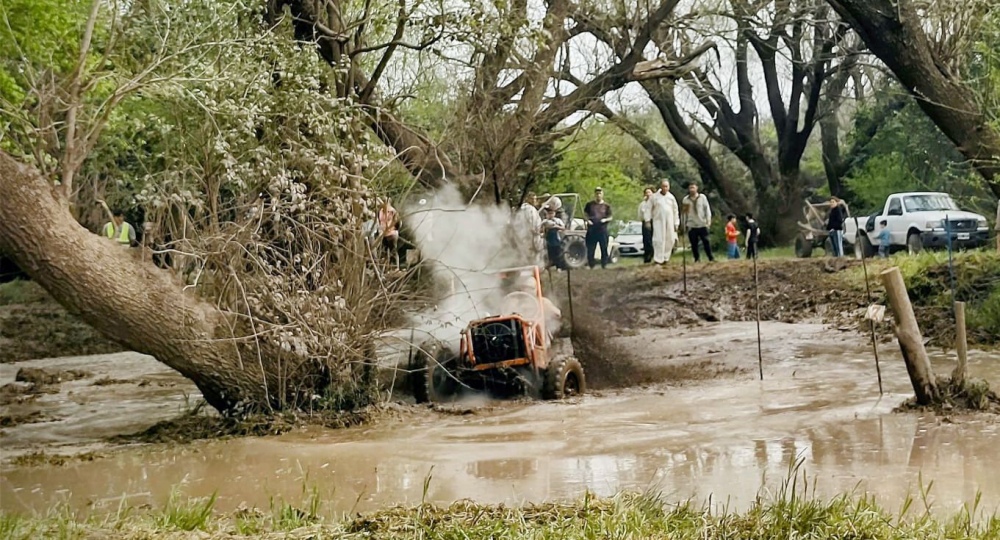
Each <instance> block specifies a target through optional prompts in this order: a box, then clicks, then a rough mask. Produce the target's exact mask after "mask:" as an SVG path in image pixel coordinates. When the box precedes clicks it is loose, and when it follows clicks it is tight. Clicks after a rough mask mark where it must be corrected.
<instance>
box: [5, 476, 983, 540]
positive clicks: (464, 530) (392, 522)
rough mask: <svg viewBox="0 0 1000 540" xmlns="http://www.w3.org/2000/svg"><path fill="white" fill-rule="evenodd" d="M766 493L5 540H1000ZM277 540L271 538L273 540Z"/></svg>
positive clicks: (970, 520)
mask: <svg viewBox="0 0 1000 540" xmlns="http://www.w3.org/2000/svg"><path fill="white" fill-rule="evenodd" d="M791 475H792V476H791V477H790V480H786V481H785V482H784V483H783V484H782V485H781V486H780V487H779V489H778V490H777V491H776V492H775V493H774V494H773V495H770V496H768V495H765V494H764V492H762V494H761V495H759V496H758V498H757V499H756V500H755V501H754V502H753V503H752V504H751V505H750V507H749V508H748V509H746V510H744V511H732V510H729V509H726V508H723V509H719V508H716V509H714V510H710V509H709V508H707V507H706V506H704V505H698V504H694V503H692V502H690V501H689V502H683V503H679V504H669V503H666V502H665V501H664V500H663V499H662V498H661V497H660V496H658V495H656V494H651V493H620V494H618V495H616V496H614V497H609V498H599V497H595V496H592V495H590V494H586V495H585V496H584V497H583V498H582V499H580V500H577V501H575V502H569V503H548V504H538V505H528V506H523V507H522V506H514V507H509V506H505V505H480V504H476V503H473V502H469V501H462V502H458V503H455V504H453V505H451V506H447V507H438V506H433V505H428V504H422V505H419V506H415V507H406V508H402V507H400V508H392V509H387V510H382V511H379V512H375V513H371V514H367V515H359V516H356V517H353V518H348V519H337V518H334V519H324V518H322V517H320V516H319V513H320V509H321V504H320V498H319V497H318V495H317V492H316V491H308V490H305V491H304V492H303V493H304V496H305V500H304V506H302V507H296V506H292V505H289V504H286V503H282V502H275V501H272V504H271V508H270V512H261V511H259V510H256V509H241V510H238V511H236V512H233V513H230V514H220V513H217V512H213V507H214V503H215V498H214V497H212V498H210V499H193V500H189V501H185V500H183V499H182V498H180V497H179V496H176V495H173V496H171V499H170V500H168V502H167V503H166V505H165V507H164V508H162V509H135V508H131V507H125V506H124V505H123V506H122V507H121V508H119V509H118V511H117V512H116V513H113V514H111V515H105V516H103V517H98V516H81V515H76V514H73V513H72V512H69V511H65V510H61V509H56V510H54V511H52V512H50V513H48V514H46V515H43V516H35V517H22V516H18V515H15V514H6V513H5V514H0V539H11V540H14V539H17V540H21V539H25V540H27V539H33V538H66V539H70V538H80V539H83V538H158V537H161V536H168V535H169V537H170V538H202V539H222V538H260V537H265V536H266V537H278V538H303V539H304V538H344V539H363V538H400V539H403V538H413V539H418V538H419V539H427V540H433V539H441V540H445V539H453V538H454V539H459V538H463V539H472V540H475V539H484V540H485V539H491V540H522V539H538V540H542V539H550V538H565V539H588V540H589V539H605V538H622V539H626V538H635V539H644V538H670V539H676V540H723V539H725V540H729V539H746V540H770V539H776V538H802V539H812V540H848V539H851V540H854V539H884V540H897V539H898V540H902V539H912V538H920V539H928V540H930V539H956V540H957V539H970V540H980V539H982V540H985V539H989V538H1000V519H997V518H996V517H995V516H984V515H981V514H980V512H979V510H978V507H979V503H978V499H977V501H976V503H975V504H973V505H971V506H969V507H965V508H962V509H959V510H957V511H956V512H955V513H954V514H952V515H951V516H946V517H935V515H933V514H931V512H930V504H929V503H928V502H927V501H928V496H927V495H928V493H927V492H928V491H930V486H928V488H927V491H925V492H922V493H920V494H918V495H919V497H916V498H908V499H906V500H905V501H903V504H902V506H901V508H900V510H898V511H895V512H893V511H890V510H888V509H886V508H884V507H882V506H880V505H879V504H878V503H877V502H876V501H875V500H874V499H873V498H872V497H870V496H867V495H864V494H860V493H849V494H844V495H841V496H837V497H834V498H832V499H822V498H819V497H817V496H815V495H814V494H813V492H812V491H811V487H810V485H809V483H808V481H807V479H806V477H805V476H804V475H800V474H799V473H798V472H797V470H796V469H795V468H793V470H792V471H791ZM269 535H273V536H269Z"/></svg>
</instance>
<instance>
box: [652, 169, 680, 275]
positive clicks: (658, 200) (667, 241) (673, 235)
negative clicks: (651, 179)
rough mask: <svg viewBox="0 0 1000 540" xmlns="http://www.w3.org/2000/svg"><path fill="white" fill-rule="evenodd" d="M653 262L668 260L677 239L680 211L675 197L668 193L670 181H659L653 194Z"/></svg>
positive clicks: (658, 262) (659, 262) (662, 262)
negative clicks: (658, 186) (657, 187)
mask: <svg viewBox="0 0 1000 540" xmlns="http://www.w3.org/2000/svg"><path fill="white" fill-rule="evenodd" d="M651 200H652V201H653V262H655V263H656V264H664V263H666V262H667V261H669V260H670V254H671V253H673V251H674V242H675V241H676V240H677V226H678V225H680V213H679V212H678V211H677V199H675V198H674V195H673V193H670V181H668V180H663V181H662V182H660V189H659V190H658V191H657V192H656V193H654V194H653V196H652V198H651Z"/></svg>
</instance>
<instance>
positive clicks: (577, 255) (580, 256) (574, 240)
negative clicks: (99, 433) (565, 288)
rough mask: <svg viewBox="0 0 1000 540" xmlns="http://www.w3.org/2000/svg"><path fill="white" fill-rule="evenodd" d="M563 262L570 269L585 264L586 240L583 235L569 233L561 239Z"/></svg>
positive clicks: (581, 266)
mask: <svg viewBox="0 0 1000 540" xmlns="http://www.w3.org/2000/svg"><path fill="white" fill-rule="evenodd" d="M563 262H564V263H565V264H566V268H569V269H571V270H577V269H580V268H583V267H584V266H587V242H586V241H585V240H584V239H583V236H579V235H569V236H566V238H565V239H563Z"/></svg>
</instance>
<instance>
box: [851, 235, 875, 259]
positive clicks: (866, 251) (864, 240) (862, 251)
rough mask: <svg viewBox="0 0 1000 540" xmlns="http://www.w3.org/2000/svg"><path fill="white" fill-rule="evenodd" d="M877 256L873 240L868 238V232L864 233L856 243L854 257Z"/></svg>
mask: <svg viewBox="0 0 1000 540" xmlns="http://www.w3.org/2000/svg"><path fill="white" fill-rule="evenodd" d="M874 256H875V246H873V245H872V241H871V240H869V239H868V235H867V234H862V235H861V238H859V239H858V241H857V242H855V243H854V258H855V259H861V258H865V259H870V258H871V257H874Z"/></svg>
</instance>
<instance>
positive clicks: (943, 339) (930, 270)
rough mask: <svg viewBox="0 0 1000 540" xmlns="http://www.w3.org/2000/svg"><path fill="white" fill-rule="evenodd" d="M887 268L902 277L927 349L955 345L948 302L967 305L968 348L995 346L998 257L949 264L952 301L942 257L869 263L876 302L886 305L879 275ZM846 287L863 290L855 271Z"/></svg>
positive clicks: (958, 256) (964, 255)
mask: <svg viewBox="0 0 1000 540" xmlns="http://www.w3.org/2000/svg"><path fill="white" fill-rule="evenodd" d="M891 266H898V267H899V271H900V273H902V274H903V280H904V281H905V282H906V288H907V291H908V292H909V296H910V300H911V302H913V311H914V313H915V314H916V316H917V323H918V324H919V325H920V329H921V331H922V332H923V334H924V336H925V337H928V338H930V340H931V343H932V344H935V345H948V346H950V345H951V344H952V343H954V340H955V318H954V315H953V313H952V301H953V300H957V301H960V302H965V303H966V306H965V313H966V333H967V336H968V340H969V343H970V344H976V345H997V344H1000V254H998V253H996V252H994V251H987V250H973V251H964V252H958V253H955V254H954V255H953V264H952V266H953V267H954V287H955V294H954V297H953V296H952V282H953V280H952V275H951V270H950V269H949V265H948V252H946V251H934V252H930V251H925V252H923V253H920V254H919V255H912V256H911V255H905V254H899V255H895V256H893V257H891V258H889V259H887V260H882V259H872V261H871V262H869V264H868V276H869V280H870V282H871V285H872V289H873V293H874V294H875V301H876V302H880V303H883V304H884V303H886V298H885V292H884V289H883V288H882V283H881V281H880V279H879V272H881V271H882V270H885V269H886V268H889V267H891ZM850 281H851V282H852V285H855V286H856V285H858V284H860V288H862V289H863V288H864V275H863V274H862V269H861V268H860V267H854V268H852V269H851V275H850Z"/></svg>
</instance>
